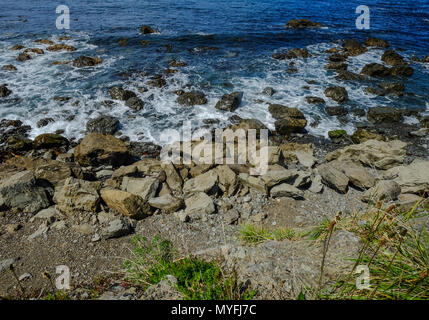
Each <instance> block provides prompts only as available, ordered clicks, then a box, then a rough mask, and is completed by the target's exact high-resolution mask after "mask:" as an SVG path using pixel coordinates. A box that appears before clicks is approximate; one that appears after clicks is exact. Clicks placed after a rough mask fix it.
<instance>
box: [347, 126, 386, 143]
mask: <svg viewBox="0 0 429 320" xmlns="http://www.w3.org/2000/svg"><path fill="white" fill-rule="evenodd" d="M351 139H352V141H353V142H354V143H357V144H359V143H362V142H365V141H368V140H372V139H374V140H378V141H384V138H383V136H382V135H380V134H378V133H375V132H372V131H368V130H366V129H364V128H358V129H357V130H356V131H355V132H354V133H353V134H352V136H351Z"/></svg>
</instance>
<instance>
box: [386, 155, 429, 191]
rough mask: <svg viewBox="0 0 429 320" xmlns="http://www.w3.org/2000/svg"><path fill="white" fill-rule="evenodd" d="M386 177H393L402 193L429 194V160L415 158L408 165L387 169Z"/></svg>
mask: <svg viewBox="0 0 429 320" xmlns="http://www.w3.org/2000/svg"><path fill="white" fill-rule="evenodd" d="M383 178H384V179H393V181H395V182H396V183H397V184H398V185H399V186H400V187H401V191H402V193H413V194H418V195H424V194H429V161H427V160H422V159H415V160H414V161H413V162H412V163H411V164H410V165H408V166H398V167H394V168H391V169H389V170H387V171H386V172H385V173H384V175H383Z"/></svg>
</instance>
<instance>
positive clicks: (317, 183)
mask: <svg viewBox="0 0 429 320" xmlns="http://www.w3.org/2000/svg"><path fill="white" fill-rule="evenodd" d="M308 191H310V192H312V193H320V192H322V191H323V184H322V176H321V175H319V174H317V175H316V176H315V177H314V179H313V181H312V182H311V187H310V188H309V189H308Z"/></svg>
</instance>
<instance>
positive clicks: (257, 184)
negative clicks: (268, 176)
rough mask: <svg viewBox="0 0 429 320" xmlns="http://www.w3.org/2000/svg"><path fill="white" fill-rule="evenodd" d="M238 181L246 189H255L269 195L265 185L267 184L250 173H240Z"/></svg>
mask: <svg viewBox="0 0 429 320" xmlns="http://www.w3.org/2000/svg"><path fill="white" fill-rule="evenodd" d="M238 179H239V180H240V182H241V184H242V185H244V186H246V187H249V188H251V189H255V190H256V191H259V192H261V193H263V194H267V193H268V192H267V191H268V190H267V186H266V185H265V182H264V180H262V178H259V177H253V176H251V175H249V174H248V173H240V174H239V175H238Z"/></svg>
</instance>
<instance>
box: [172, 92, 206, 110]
mask: <svg viewBox="0 0 429 320" xmlns="http://www.w3.org/2000/svg"><path fill="white" fill-rule="evenodd" d="M176 101H177V103H178V104H180V105H182V106H185V107H190V106H194V105H203V104H206V103H207V98H206V96H205V95H204V93H203V92H201V91H191V92H185V93H183V94H181V95H180V96H179V97H178V98H177V100H176Z"/></svg>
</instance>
